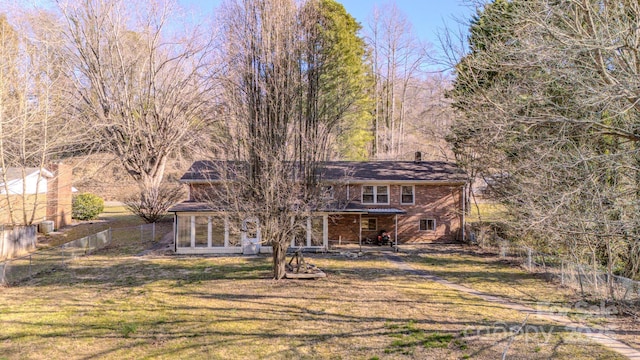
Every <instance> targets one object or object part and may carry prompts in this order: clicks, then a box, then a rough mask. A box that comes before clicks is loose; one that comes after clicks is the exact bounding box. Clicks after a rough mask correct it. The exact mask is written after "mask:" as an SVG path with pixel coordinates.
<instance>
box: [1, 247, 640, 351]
mask: <svg viewBox="0 0 640 360" xmlns="http://www.w3.org/2000/svg"><path fill="white" fill-rule="evenodd" d="M407 260H408V261H409V262H410V261H422V260H420V259H416V258H414V257H411V258H409V259H407ZM449 260H451V261H449ZM270 261H271V258H270V257H268V256H261V257H254V258H245V257H225V258H216V257H207V258H199V257H193V258H157V259H147V258H127V259H121V260H119V261H118V262H113V259H111V258H108V257H101V258H98V259H95V260H94V259H89V260H84V261H79V262H78V263H74V264H71V265H69V266H68V267H66V268H64V269H62V270H61V271H59V272H58V273H56V274H48V275H47V276H45V277H43V278H42V279H36V280H32V281H31V282H28V283H26V284H24V285H26V286H36V287H37V286H49V285H51V286H55V287H58V286H63V287H66V286H68V287H69V289H68V290H69V293H71V292H73V291H74V289H81V288H82V287H83V286H87V287H90V288H91V287H94V286H95V287H96V289H101V290H105V291H109V290H110V289H111V290H116V291H118V290H119V289H120V288H121V289H125V290H127V291H128V292H125V293H124V298H114V297H110V298H107V299H106V300H105V301H101V302H100V301H97V302H94V301H89V300H86V301H84V302H77V303H73V302H72V303H70V304H66V305H64V313H62V314H60V315H59V316H58V315H57V314H56V311H57V310H56V311H54V310H52V311H50V312H47V311H41V312H39V313H38V320H33V321H25V320H10V321H7V322H5V325H7V326H10V327H11V326H17V327H20V328H24V329H29V328H31V329H33V328H36V329H38V330H37V333H36V334H33V333H29V332H28V331H26V330H25V331H19V332H15V333H12V334H10V335H7V334H6V333H5V334H2V335H0V344H1V343H3V342H5V343H9V344H10V343H11V342H18V343H19V341H20V340H21V339H23V338H24V339H28V338H33V337H35V338H38V339H43V341H46V342H51V341H52V340H53V341H54V342H55V339H57V338H60V341H64V340H65V339H67V338H69V337H73V338H74V339H75V340H74V341H80V340H82V339H87V340H86V341H90V340H97V341H95V342H96V343H100V342H101V341H100V340H105V341H106V340H113V343H111V342H109V341H106V342H104V343H105V344H107V345H105V346H104V348H101V349H99V350H97V351H96V352H92V353H90V354H87V355H86V356H85V355H80V354H78V355H77V357H80V358H86V359H89V358H94V357H109V356H111V357H117V356H119V355H121V354H119V353H120V352H126V351H131V353H132V354H135V353H138V354H140V353H144V354H145V355H146V356H149V357H154V356H162V357H176V358H179V357H184V356H188V355H189V354H193V352H194V351H195V352H198V353H201V354H203V356H207V355H211V353H210V351H212V349H218V348H233V347H238V348H241V347H248V348H251V346H254V345H252V344H253V343H257V344H265V345H264V346H259V345H258V348H257V349H254V350H255V351H258V353H255V354H253V355H254V356H256V357H261V358H264V357H271V358H273V357H276V358H278V357H285V358H297V357H308V356H309V355H308V354H309V349H313V348H314V347H324V346H334V347H335V346H337V345H336V342H337V344H342V343H343V342H344V341H347V342H349V341H352V342H354V343H355V344H357V351H358V352H360V353H362V354H373V355H375V354H380V353H381V352H382V351H385V350H386V349H385V348H384V346H383V347H380V342H378V343H376V342H373V341H370V339H372V338H375V337H382V338H383V339H386V341H387V343H391V342H392V341H393V340H394V339H396V338H398V337H403V336H405V335H406V332H407V325H406V324H407V323H409V322H413V323H414V324H415V327H417V328H419V329H423V330H424V331H438V332H440V333H445V334H449V335H451V338H452V339H457V340H461V341H466V340H467V339H472V338H473V336H475V335H477V334H480V335H483V334H491V335H497V338H496V340H495V342H494V343H490V344H483V345H481V346H480V345H478V346H476V347H474V348H473V349H470V350H469V351H463V349H461V348H460V349H455V346H454V350H459V351H460V352H461V354H462V353H465V354H470V355H472V356H473V355H474V354H480V353H484V352H486V351H489V350H490V349H491V348H492V347H495V346H496V344H498V345H500V347H501V348H502V347H503V345H504V344H505V342H506V341H508V339H509V336H510V335H511V331H512V330H511V329H513V328H517V327H518V326H519V325H520V322H514V321H510V322H499V323H498V322H497V320H498V319H495V318H493V319H492V320H490V319H482V320H469V319H473V318H476V319H477V318H478V316H475V317H472V315H474V314H473V312H474V311H478V309H479V308H490V309H489V310H488V312H489V313H491V312H492V311H494V312H498V311H500V310H503V309H504V307H502V306H500V305H497V304H493V303H488V302H481V303H478V304H477V305H474V306H475V307H474V306H469V304H468V302H469V299H470V298H473V297H472V296H467V295H465V294H461V293H459V292H456V291H454V290H450V289H446V290H438V291H437V293H436V291H433V293H432V292H430V291H429V290H425V289H422V288H420V287H414V286H413V285H411V281H413V280H415V281H416V282H420V281H422V282H424V283H429V282H428V281H426V280H424V279H422V278H420V277H418V276H416V275H411V274H409V273H408V272H407V271H405V270H400V269H396V268H395V267H394V266H393V265H390V264H389V262H388V261H387V260H386V259H384V257H383V256H382V255H378V254H372V255H366V256H364V257H362V258H357V259H351V258H345V257H343V256H337V255H309V256H308V261H309V262H312V263H316V264H317V265H318V266H320V267H321V268H322V269H323V270H324V271H326V272H327V273H328V275H329V278H328V279H325V280H318V281H282V282H274V281H271V280H270V276H271V262H270ZM424 261H430V262H433V261H434V260H433V258H425V259H424ZM453 262H456V263H455V264H454V263H453ZM434 264H435V263H434ZM435 265H437V266H438V267H441V268H443V269H446V268H447V265H449V266H450V267H458V266H471V265H473V266H481V265H483V266H484V265H486V263H485V262H483V261H474V260H471V259H438V261H437V264H435ZM488 269H489V270H488V271H485V272H481V271H476V272H470V273H465V272H462V271H450V273H449V275H450V276H453V277H455V276H463V275H465V274H466V275H469V276H474V277H475V276H478V277H479V276H483V277H485V278H490V279H493V278H495V281H503V280H504V279H503V278H502V275H499V274H492V273H491V267H489V268H488ZM498 270H499V268H496V270H495V271H498ZM443 271H444V272H445V273H446V270H443ZM531 276H532V275H530V274H527V273H522V274H517V277H516V278H515V280H513V281H517V280H523V279H530V278H531ZM234 280H238V281H237V283H236V282H234ZM155 282H166V283H165V284H160V285H158V286H150V287H149V288H147V287H146V286H145V285H153V283H155ZM76 286H77V288H76ZM224 286H226V287H227V288H225V287H224ZM381 286H382V287H389V288H390V289H392V290H388V289H387V290H385V291H389V292H382V293H378V292H376V289H378V288H379V287H381ZM243 287H246V288H243ZM333 287H335V288H336V289H337V290H331V291H330V290H328V289H332V288H333ZM341 289H342V291H341ZM256 290H257V291H256ZM360 290H362V293H363V294H368V293H367V292H370V294H371V295H370V296H368V295H367V296H365V295H360V294H359V291H360ZM418 290H420V291H422V292H419V293H416V294H417V295H416V296H413V297H409V298H407V297H406V296H405V297H404V298H402V296H399V298H397V299H396V298H392V297H389V293H391V294H395V293H398V294H401V293H410V292H411V291H418ZM147 292H149V293H152V296H151V297H150V298H146V296H147ZM117 293H118V294H119V292H117ZM465 302H467V303H466V306H467V307H469V309H466V308H463V306H462V305H465ZM194 304H195V305H194ZM434 304H437V306H438V307H441V308H442V309H443V311H442V314H441V316H440V315H438V318H437V319H434V318H433V317H430V316H426V317H424V316H423V317H422V318H419V319H416V316H415V313H413V314H414V315H411V314H412V312H411V310H413V309H427V308H429V307H430V306H434ZM140 306H143V307H142V308H140ZM381 306H391V308H390V309H392V311H389V312H381V313H382V314H383V315H380V312H378V315H375V314H370V313H369V312H367V311H366V310H367V309H378V308H379V307H381ZM405 310H407V311H406V312H405ZM36 311H37V310H36ZM447 311H450V312H451V314H446V312H447ZM13 313H14V314H17V315H19V312H13ZM24 313H25V314H27V313H32V314H33V309H31V308H29V309H28V310H24ZM105 317H106V319H105ZM18 318H20V317H18ZM529 320H530V322H529V323H528V324H527V326H530V327H531V328H532V329H536V331H537V334H536V335H538V334H541V333H542V334H551V333H553V334H566V333H568V332H569V330H567V329H564V328H562V327H559V326H554V325H549V324H548V323H542V322H538V321H537V320H535V319H533V318H531V319H529ZM310 324H311V325H310ZM300 329H304V331H301V330H300ZM442 329H446V330H442ZM634 334H635V335H640V333H634ZM408 341H409V344H411V341H413V340H411V339H409V340H408ZM416 341H417V340H416ZM492 341H493V340H492ZM272 343H276V344H277V345H278V346H272ZM410 346H422V345H421V343H417V344H415V345H410ZM456 346H457V345H456ZM559 346H562V344H556V347H559ZM501 348H500V349H498V350H500V351H501ZM12 349H13V348H9V349H6V350H7V351H6V352H3V353H4V356H8V357H13V356H15V357H18V356H20V355H24V354H23V353H18V352H17V351H18V350H15V349H14V350H12ZM498 350H496V351H497V352H496V351H494V353H493V354H494V355H495V354H498V355H500V351H498ZM11 351H14V353H12V352H11ZM238 351H240V350H238ZM260 351H262V352H260ZM230 354H238V353H237V352H233V350H230ZM240 354H241V353H240ZM250 355H251V353H250ZM373 355H372V356H373ZM211 357H215V356H211Z"/></svg>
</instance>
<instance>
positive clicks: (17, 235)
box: [0, 225, 38, 259]
mask: <svg viewBox="0 0 640 360" xmlns="http://www.w3.org/2000/svg"><path fill="white" fill-rule="evenodd" d="M37 239H38V235H37V228H36V225H29V226H13V227H11V226H2V225H0V259H7V258H11V257H14V256H18V255H20V254H23V253H25V252H27V251H31V250H33V249H35V247H36V241H37Z"/></svg>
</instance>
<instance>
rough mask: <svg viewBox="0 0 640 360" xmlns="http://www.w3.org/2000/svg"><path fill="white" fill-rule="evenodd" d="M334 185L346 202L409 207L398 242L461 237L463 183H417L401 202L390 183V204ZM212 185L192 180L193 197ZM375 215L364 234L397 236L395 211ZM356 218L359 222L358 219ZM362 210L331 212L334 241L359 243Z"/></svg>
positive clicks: (356, 189) (338, 197) (202, 197)
mask: <svg viewBox="0 0 640 360" xmlns="http://www.w3.org/2000/svg"><path fill="white" fill-rule="evenodd" d="M379 185H385V184H379ZM348 187H349V188H348V191H347V185H334V201H335V202H336V203H339V204H346V203H347V202H349V201H351V202H352V203H354V204H357V205H358V206H362V207H365V208H376V209H379V208H394V209H401V210H404V211H406V214H399V215H398V229H397V230H398V231H397V234H398V242H399V243H420V242H451V241H456V240H460V236H461V234H460V229H461V224H462V194H463V187H462V185H457V186H452V185H415V186H414V203H413V204H411V205H407V204H401V202H400V200H401V185H398V184H392V185H389V204H361V198H362V185H359V184H355V185H354V184H352V185H348ZM211 189H212V187H211V185H203V184H190V200H192V201H206V199H208V198H209V195H204V194H212V193H213V192H212V191H211ZM362 217H363V218H375V219H376V222H377V227H376V230H375V231H367V230H363V231H362V237H363V238H366V237H369V238H371V239H375V238H376V237H377V236H378V234H379V232H380V230H383V229H384V230H386V231H388V232H389V234H390V235H391V237H392V239H394V240H395V234H396V229H395V216H394V215H375V216H374V215H362ZM427 219H430V220H435V225H436V229H435V231H421V230H420V228H419V226H420V220H427ZM354 221H355V222H354ZM360 226H361V225H360V215H359V214H348V213H344V214H330V216H329V241H330V242H331V243H332V244H337V243H338V242H341V243H358V242H359V236H360Z"/></svg>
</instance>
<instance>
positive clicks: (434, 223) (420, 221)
mask: <svg viewBox="0 0 640 360" xmlns="http://www.w3.org/2000/svg"><path fill="white" fill-rule="evenodd" d="M423 221H426V225H427V226H426V229H423V228H422V222H423ZM429 221H432V222H433V229H429ZM437 228H438V227H437V225H436V219H434V218H426V219H420V220H419V222H418V231H431V232H433V231H436V229H437Z"/></svg>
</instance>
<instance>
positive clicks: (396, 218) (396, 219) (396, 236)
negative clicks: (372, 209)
mask: <svg viewBox="0 0 640 360" xmlns="http://www.w3.org/2000/svg"><path fill="white" fill-rule="evenodd" d="M395 221H396V234H395V238H396V250H397V249H398V214H396V216H395Z"/></svg>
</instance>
